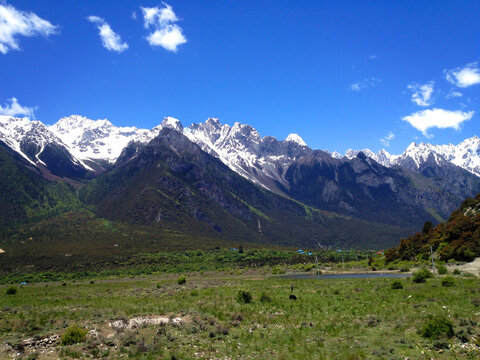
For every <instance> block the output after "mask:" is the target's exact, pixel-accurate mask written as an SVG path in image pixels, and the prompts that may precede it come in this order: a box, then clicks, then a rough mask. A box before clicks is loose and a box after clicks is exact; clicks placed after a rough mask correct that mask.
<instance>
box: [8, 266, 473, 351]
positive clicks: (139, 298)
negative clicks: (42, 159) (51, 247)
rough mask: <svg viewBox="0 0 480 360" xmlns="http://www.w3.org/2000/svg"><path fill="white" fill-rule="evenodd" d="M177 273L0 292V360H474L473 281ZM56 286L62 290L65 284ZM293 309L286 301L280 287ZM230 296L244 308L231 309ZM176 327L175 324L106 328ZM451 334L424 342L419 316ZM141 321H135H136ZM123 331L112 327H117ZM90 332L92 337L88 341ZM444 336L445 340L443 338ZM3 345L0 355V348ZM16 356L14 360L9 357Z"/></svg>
mask: <svg viewBox="0 0 480 360" xmlns="http://www.w3.org/2000/svg"><path fill="white" fill-rule="evenodd" d="M183 275H185V276H186V279H187V281H186V284H184V285H179V284H178V282H177V279H178V277H179V275H178V274H163V275H160V276H152V275H150V276H148V277H145V278H125V279H111V280H96V281H77V282H67V283H37V284H32V285H25V286H21V285H17V286H16V288H17V293H16V294H11V295H7V294H6V292H7V288H8V286H2V287H1V288H0V291H1V294H0V338H1V339H2V341H1V343H2V344H1V345H0V358H2V359H3V358H14V357H15V356H17V358H24V359H27V358H28V359H35V358H38V359H43V358H46V359H50V358H51V359H54V358H55V359H57V358H59V357H60V358H87V357H90V358H92V357H95V358H102V357H103V358H145V359H405V358H409V359H455V358H467V359H478V358H479V357H480V351H479V347H478V346H479V345H480V325H479V320H480V280H479V279H478V278H475V277H464V276H456V277H455V278H454V286H450V287H444V286H442V277H436V278H434V279H428V280H427V282H426V283H419V284H417V283H414V282H413V281H412V280H411V279H401V280H399V281H400V282H401V283H402V285H403V289H392V286H391V283H392V281H394V279H385V278H380V279H379V278H376V279H331V280H288V279H281V278H278V277H275V276H272V275H271V272H266V271H264V270H247V271H244V272H239V271H228V272H206V273H198V272H191V273H185V274H183ZM64 284H65V285H64ZM292 285H293V294H295V295H296V297H297V300H290V299H289V295H290V294H291V286H292ZM239 290H246V291H248V292H250V293H251V295H252V297H253V300H252V302H251V303H239V302H238V301H237V300H236V296H237V293H238V292H239ZM159 316H161V317H167V318H170V319H172V318H176V317H178V318H180V319H181V322H180V323H179V324H174V323H173V322H172V321H169V323H168V324H166V325H161V324H160V325H159V324H157V325H148V324H143V325H142V324H140V325H139V326H138V327H136V328H132V329H119V328H112V327H111V326H110V325H109V323H110V322H112V321H114V320H121V319H122V321H123V323H124V324H126V323H127V322H128V321H129V320H130V319H132V318H140V320H137V321H140V323H141V322H142V321H145V319H152V318H154V317H159ZM432 316H433V317H434V318H444V319H447V321H450V322H451V323H452V325H453V331H454V335H453V336H449V335H446V336H443V337H442V336H440V337H439V338H438V339H434V338H425V337H423V336H422V335H421V334H420V333H419V332H421V331H422V329H423V328H424V326H425V324H426V323H427V322H428V321H429V317H432ZM142 318H143V320H142ZM120 323H122V322H120ZM72 325H79V326H81V327H86V329H88V330H89V331H90V333H89V335H87V338H86V340H85V341H82V342H81V343H78V344H75V345H68V346H63V345H60V341H56V343H54V344H51V345H48V346H44V347H43V348H40V347H39V346H37V347H36V348H33V347H32V346H26V347H23V346H22V343H23V342H24V340H25V339H28V338H33V339H41V338H45V337H47V336H51V335H54V334H57V335H60V336H61V335H62V334H63V333H64V332H65V331H66V329H67V328H68V327H69V326H72ZM93 329H96V332H95V331H93ZM450 335H451V334H450ZM6 344H9V345H6ZM17 353H18V354H20V355H17Z"/></svg>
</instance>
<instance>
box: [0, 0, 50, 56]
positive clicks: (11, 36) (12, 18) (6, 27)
mask: <svg viewBox="0 0 480 360" xmlns="http://www.w3.org/2000/svg"><path fill="white" fill-rule="evenodd" d="M57 30H58V29H57V27H56V26H54V25H52V24H51V23H50V22H49V21H47V20H44V19H42V18H40V17H38V16H37V15H36V14H34V13H32V12H27V11H21V10H17V9H15V8H14V7H13V6H11V5H7V4H6V3H3V1H0V53H2V54H6V53H7V52H8V51H10V50H12V49H13V50H20V45H19V41H18V36H36V35H43V36H49V35H52V34H55V33H56V32H57Z"/></svg>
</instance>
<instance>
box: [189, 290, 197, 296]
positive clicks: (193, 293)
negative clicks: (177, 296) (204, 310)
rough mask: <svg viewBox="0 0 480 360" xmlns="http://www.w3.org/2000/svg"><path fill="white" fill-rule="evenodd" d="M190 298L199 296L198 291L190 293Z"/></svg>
mask: <svg viewBox="0 0 480 360" xmlns="http://www.w3.org/2000/svg"><path fill="white" fill-rule="evenodd" d="M190 296H198V290H192V291H190Z"/></svg>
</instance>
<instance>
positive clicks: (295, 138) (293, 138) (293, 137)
mask: <svg viewBox="0 0 480 360" xmlns="http://www.w3.org/2000/svg"><path fill="white" fill-rule="evenodd" d="M285 141H292V142H294V143H297V144H298V145H301V146H307V143H306V142H305V141H303V139H302V138H301V137H300V135H298V134H290V135H288V136H287V138H286V139H285Z"/></svg>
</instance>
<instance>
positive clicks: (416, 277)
mask: <svg viewBox="0 0 480 360" xmlns="http://www.w3.org/2000/svg"><path fill="white" fill-rule="evenodd" d="M432 277H433V274H432V273H431V272H430V271H428V270H427V269H420V270H418V271H416V272H414V273H413V278H412V280H413V282H415V283H417V284H419V283H424V282H425V281H427V279H429V278H432Z"/></svg>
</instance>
